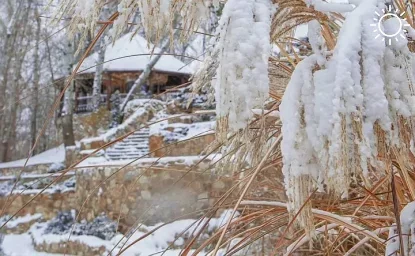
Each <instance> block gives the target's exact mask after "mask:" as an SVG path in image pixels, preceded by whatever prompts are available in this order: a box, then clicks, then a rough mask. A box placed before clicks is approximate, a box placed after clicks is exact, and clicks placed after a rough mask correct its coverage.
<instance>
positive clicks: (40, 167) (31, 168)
mask: <svg viewBox="0 0 415 256" xmlns="http://www.w3.org/2000/svg"><path fill="white" fill-rule="evenodd" d="M50 165H51V164H37V165H28V166H26V167H25V168H24V172H23V173H24V174H27V173H30V174H44V173H47V172H48V170H49V166H50ZM22 169H23V167H10V168H1V169H0V175H1V176H9V175H17V174H19V173H20V172H21V171H22Z"/></svg>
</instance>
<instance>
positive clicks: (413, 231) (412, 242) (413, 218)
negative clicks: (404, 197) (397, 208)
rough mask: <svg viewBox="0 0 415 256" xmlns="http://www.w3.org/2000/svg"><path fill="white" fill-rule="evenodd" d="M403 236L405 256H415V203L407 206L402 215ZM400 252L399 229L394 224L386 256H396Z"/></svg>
mask: <svg viewBox="0 0 415 256" xmlns="http://www.w3.org/2000/svg"><path fill="white" fill-rule="evenodd" d="M400 223H401V234H402V244H403V253H404V254H403V255H404V256H414V255H415V202H411V203H409V204H407V205H406V206H405V207H404V208H403V209H402V211H401V215H400ZM399 252H400V237H399V232H398V227H397V225H396V224H395V223H394V224H393V225H392V226H390V227H389V237H388V243H387V245H386V250H385V256H388V255H395V254H396V253H399Z"/></svg>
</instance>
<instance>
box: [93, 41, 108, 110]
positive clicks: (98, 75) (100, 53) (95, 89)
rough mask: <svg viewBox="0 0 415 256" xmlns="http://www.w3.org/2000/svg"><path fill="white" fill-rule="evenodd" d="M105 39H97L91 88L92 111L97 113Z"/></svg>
mask: <svg viewBox="0 0 415 256" xmlns="http://www.w3.org/2000/svg"><path fill="white" fill-rule="evenodd" d="M105 48H106V47H105V39H104V36H102V37H101V38H100V39H99V45H98V58H97V62H96V65H97V66H96V67H95V76H94V85H93V87H92V105H93V109H94V111H97V110H98V108H99V105H100V102H101V85H102V71H103V70H104V61H105Z"/></svg>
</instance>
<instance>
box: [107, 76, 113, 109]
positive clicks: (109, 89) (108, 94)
mask: <svg viewBox="0 0 415 256" xmlns="http://www.w3.org/2000/svg"><path fill="white" fill-rule="evenodd" d="M108 78H109V83H107V86H106V87H107V109H108V110H111V101H110V98H111V93H112V92H111V90H112V77H111V73H110V72H108Z"/></svg>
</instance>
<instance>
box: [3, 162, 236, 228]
mask: <svg viewBox="0 0 415 256" xmlns="http://www.w3.org/2000/svg"><path fill="white" fill-rule="evenodd" d="M184 159H185V160H183V162H182V163H178V162H177V161H173V160H172V161H171V162H168V161H166V160H163V159H161V161H160V162H159V164H153V165H152V166H151V167H146V166H139V165H130V166H127V167H123V166H108V167H89V168H85V169H79V170H77V172H76V191H75V192H67V193H54V194H41V195H40V196H39V197H38V198H36V199H35V200H34V201H33V202H31V203H29V204H28V205H26V204H27V203H28V202H29V201H30V200H31V199H33V197H34V195H29V194H22V195H13V196H12V197H11V199H10V200H9V201H7V197H0V208H3V207H4V205H5V204H6V202H8V203H7V204H10V205H8V206H7V207H6V208H5V214H9V215H11V214H14V213H16V212H17V211H19V210H20V209H21V208H23V209H22V210H21V211H20V212H19V213H18V216H24V215H26V214H35V213H41V214H42V215H43V218H44V219H45V220H48V219H51V218H53V217H54V216H56V214H57V213H58V212H61V211H68V210H71V209H75V210H76V211H77V212H79V211H80V209H81V206H83V207H82V210H81V211H80V220H82V219H87V220H93V219H94V218H95V217H97V216H98V215H100V214H101V213H105V214H107V215H108V216H109V217H110V218H112V219H114V220H117V219H118V218H119V217H120V230H121V231H126V230H127V229H128V228H129V227H131V226H134V225H135V224H136V222H143V223H145V224H147V225H151V224H155V223H158V222H165V221H171V220H173V219H175V218H178V217H181V216H183V215H186V218H190V217H196V216H198V213H197V211H198V210H202V209H204V208H207V207H209V206H211V205H212V204H213V203H214V202H215V198H217V197H219V196H221V195H223V193H225V192H226V191H227V189H229V187H230V183H231V180H230V179H227V178H217V177H215V176H214V175H212V174H211V173H203V172H202V170H205V169H206V168H207V167H208V164H209V162H202V163H200V164H199V165H198V166H197V168H194V169H192V170H190V167H189V166H191V165H192V164H193V163H196V162H198V161H199V159H200V158H198V157H194V159H193V160H189V159H187V158H184ZM186 159H187V160H186ZM155 160H157V159H155ZM150 162H152V161H149V163H148V164H147V165H151V164H150ZM10 202H11V203H10ZM120 213H121V215H120ZM189 213H192V214H190V215H189ZM199 213H200V212H199Z"/></svg>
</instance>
